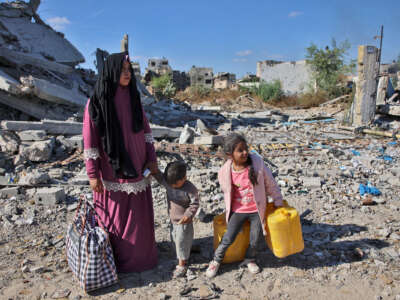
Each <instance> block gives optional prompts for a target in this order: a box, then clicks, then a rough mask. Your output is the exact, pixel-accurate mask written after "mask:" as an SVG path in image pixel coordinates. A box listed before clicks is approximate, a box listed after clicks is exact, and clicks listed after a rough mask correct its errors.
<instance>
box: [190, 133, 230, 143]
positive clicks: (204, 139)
mask: <svg viewBox="0 0 400 300" xmlns="http://www.w3.org/2000/svg"><path fill="white" fill-rule="evenodd" d="M223 143H224V137H223V136H222V135H209V136H199V137H195V138H194V144H195V145H222V144H223Z"/></svg>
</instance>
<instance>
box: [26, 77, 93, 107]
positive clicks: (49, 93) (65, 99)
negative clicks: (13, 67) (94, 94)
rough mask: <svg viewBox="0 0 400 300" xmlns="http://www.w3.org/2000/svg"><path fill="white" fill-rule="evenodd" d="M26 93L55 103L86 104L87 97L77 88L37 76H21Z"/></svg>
mask: <svg viewBox="0 0 400 300" xmlns="http://www.w3.org/2000/svg"><path fill="white" fill-rule="evenodd" d="M21 82H22V84H23V85H24V87H23V88H22V90H23V92H24V93H27V94H31V93H33V94H34V95H36V96H37V97H39V98H40V99H43V100H46V101H50V102H53V103H59V104H66V105H76V106H81V107H83V106H85V105H86V102H87V97H86V96H85V95H83V94H81V93H80V92H79V91H78V90H75V89H66V88H64V87H62V86H60V85H58V84H54V83H51V82H49V81H46V80H43V79H39V78H35V77H33V76H28V77H21Z"/></svg>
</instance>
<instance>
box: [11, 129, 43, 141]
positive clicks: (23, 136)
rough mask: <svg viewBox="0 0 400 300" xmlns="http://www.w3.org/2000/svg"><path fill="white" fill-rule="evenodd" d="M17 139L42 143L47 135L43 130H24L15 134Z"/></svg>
mask: <svg viewBox="0 0 400 300" xmlns="http://www.w3.org/2000/svg"><path fill="white" fill-rule="evenodd" d="M17 134H18V136H19V139H20V140H21V141H22V142H25V141H43V140H45V139H46V137H47V134H46V131H44V130H25V131H20V132H17Z"/></svg>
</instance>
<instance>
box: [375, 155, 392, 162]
mask: <svg viewBox="0 0 400 300" xmlns="http://www.w3.org/2000/svg"><path fill="white" fill-rule="evenodd" d="M378 158H380V159H383V160H385V161H390V162H392V161H393V157H391V156H389V155H381V156H378Z"/></svg>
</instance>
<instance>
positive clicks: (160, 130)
mask: <svg viewBox="0 0 400 300" xmlns="http://www.w3.org/2000/svg"><path fill="white" fill-rule="evenodd" d="M150 128H151V132H152V134H153V137H154V138H178V137H179V136H180V135H181V132H182V129H178V128H168V127H164V126H155V125H151V126H150Z"/></svg>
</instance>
